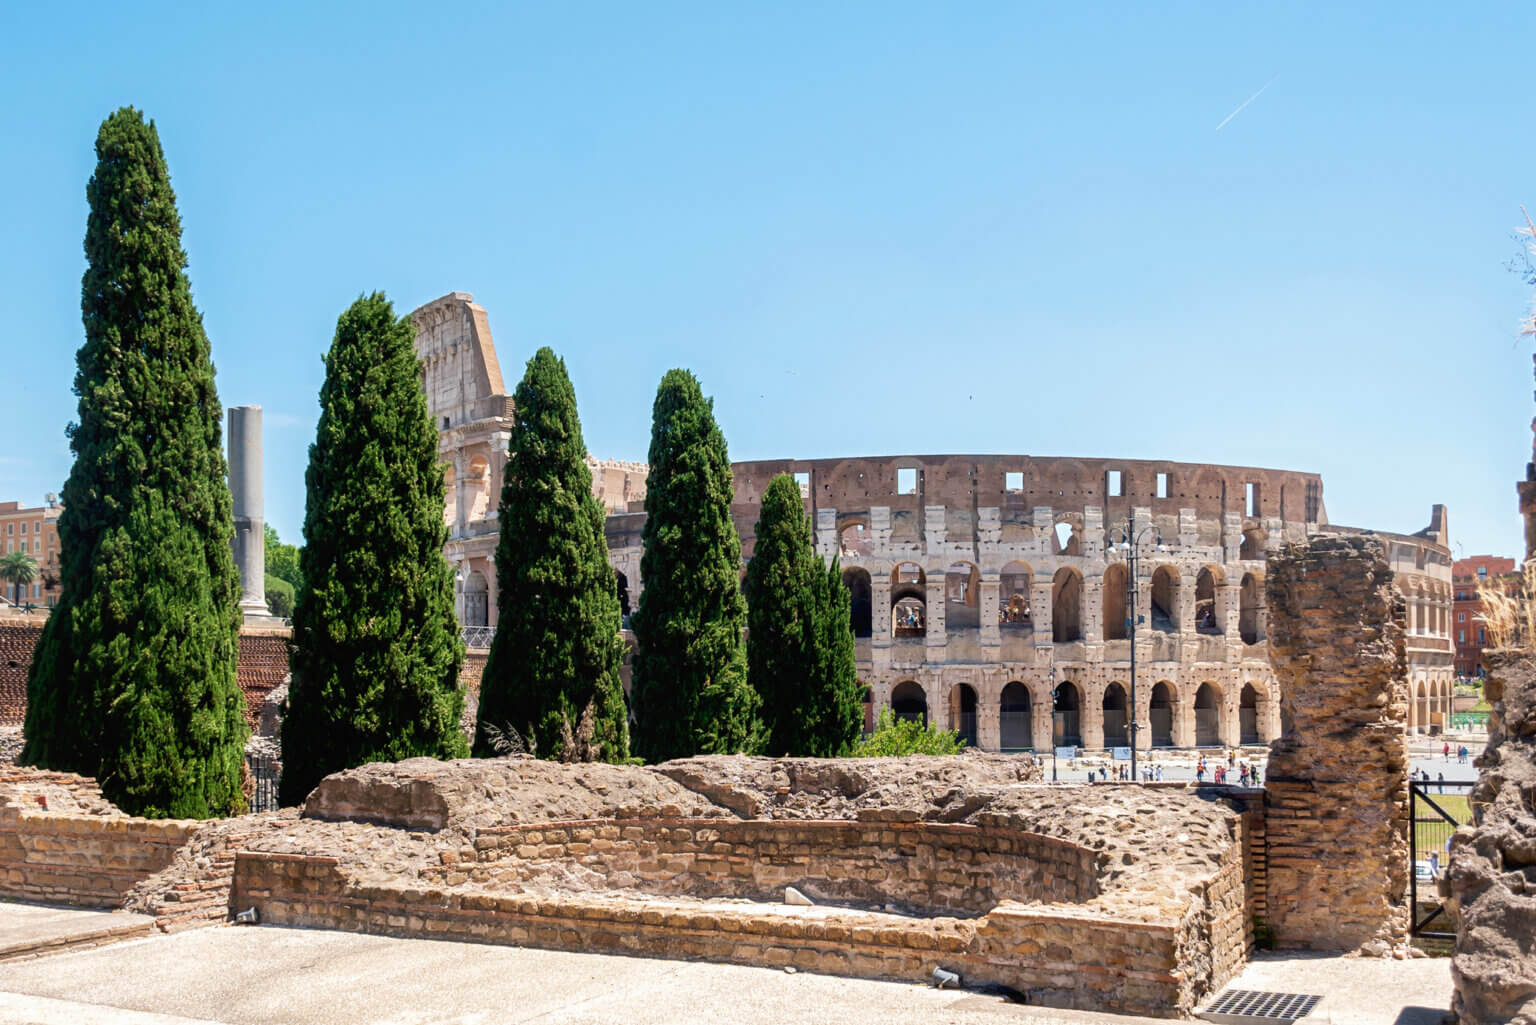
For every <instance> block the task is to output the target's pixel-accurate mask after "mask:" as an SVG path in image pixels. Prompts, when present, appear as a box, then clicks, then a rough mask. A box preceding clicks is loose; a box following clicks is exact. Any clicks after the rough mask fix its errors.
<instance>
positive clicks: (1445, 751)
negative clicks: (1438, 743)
mask: <svg viewBox="0 0 1536 1025" xmlns="http://www.w3.org/2000/svg"><path fill="white" fill-rule="evenodd" d="M1440 757H1441V758H1443V759H1445V760H1446V761H1450V760H1451V745H1450V744H1446V745H1445V746H1444V747H1442V748H1441V749H1440Z"/></svg>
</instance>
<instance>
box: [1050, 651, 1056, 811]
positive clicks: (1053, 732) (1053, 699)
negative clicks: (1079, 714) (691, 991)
mask: <svg viewBox="0 0 1536 1025" xmlns="http://www.w3.org/2000/svg"><path fill="white" fill-rule="evenodd" d="M1050 681H1051V782H1052V783H1055V782H1056V781H1057V780H1056V715H1057V712H1056V686H1057V684H1056V649H1055V648H1052V649H1051V676H1050Z"/></svg>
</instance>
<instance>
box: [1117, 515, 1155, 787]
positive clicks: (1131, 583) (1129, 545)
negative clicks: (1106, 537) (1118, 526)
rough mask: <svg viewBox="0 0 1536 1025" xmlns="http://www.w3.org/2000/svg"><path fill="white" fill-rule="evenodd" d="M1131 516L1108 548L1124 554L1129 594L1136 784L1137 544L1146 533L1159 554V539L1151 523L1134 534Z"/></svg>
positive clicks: (1133, 776) (1135, 778)
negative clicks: (1116, 542)
mask: <svg viewBox="0 0 1536 1025" xmlns="http://www.w3.org/2000/svg"><path fill="white" fill-rule="evenodd" d="M1134 516H1135V513H1134V512H1132V511H1127V512H1126V514H1125V527H1124V529H1122V530H1121V532H1120V541H1119V543H1118V544H1113V543H1112V544H1111V547H1113V548H1117V549H1119V550H1120V551H1121V552H1124V553H1125V561H1126V563H1127V567H1126V568H1127V569H1128V570H1129V573H1128V574H1127V580H1126V590H1127V591H1128V592H1130V594H1129V597H1130V601H1129V603H1128V604H1129V608H1130V615H1129V616H1128V617H1127V618H1126V624H1125V625H1126V630H1127V632H1128V633H1129V634H1130V637H1131V721H1130V723H1128V724H1127V726H1128V729H1129V731H1130V735H1131V780H1132V781H1133V782H1139V781H1140V779H1141V777H1139V776H1138V775H1136V734H1137V733H1138V732H1139V731H1140V730H1141V723H1139V722H1137V721H1136V627H1137V626H1138V625H1139V624H1140V623H1141V617H1140V616H1139V615H1137V613H1136V593H1137V592H1138V591H1139V590H1140V589H1141V588H1140V586H1139V584H1140V582H1141V572H1140V562H1141V542H1142V540H1143V539H1144V538H1145V537H1146V536H1147V534H1148V533H1151V534H1152V536H1153V538H1154V543H1155V544H1156V545H1157V550H1158V551H1162V549H1163V539H1162V536H1161V535H1160V534H1158V533H1157V527H1156V525H1155V524H1151V523H1149V524H1147V525H1146V526H1145V527H1142V528H1141V532H1140V533H1136V532H1135V531H1136V522H1135V519H1134Z"/></svg>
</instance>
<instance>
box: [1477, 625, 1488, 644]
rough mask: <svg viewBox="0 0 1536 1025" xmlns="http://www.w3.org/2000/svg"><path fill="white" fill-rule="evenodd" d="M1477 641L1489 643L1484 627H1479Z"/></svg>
mask: <svg viewBox="0 0 1536 1025" xmlns="http://www.w3.org/2000/svg"><path fill="white" fill-rule="evenodd" d="M1477 643H1479V644H1487V643H1488V635H1487V634H1486V633H1485V632H1484V630H1483V628H1482V627H1478V628H1477Z"/></svg>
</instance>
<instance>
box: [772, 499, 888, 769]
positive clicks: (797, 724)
mask: <svg viewBox="0 0 1536 1025" xmlns="http://www.w3.org/2000/svg"><path fill="white" fill-rule="evenodd" d="M756 536H757V542H756V547H755V550H754V551H753V553H752V562H751V563H750V564H749V565H748V566H747V581H746V595H747V610H748V611H747V627H748V630H747V666H748V679H749V680H751V682H752V686H753V688H754V689H755V690H756V691H757V693H758V695H759V696H760V697H761V698H762V701H763V709H764V711H763V719H764V722H765V726H766V728H767V731H768V737H769V739H768V748H767V750H768V753H769V754H774V755H785V754H789V755H809V756H814V757H833V756H837V755H844V754H847V753H848V751H849V750H850V749H851V748H852V745H853V742H854V741H856V740H857V739H858V735H859V727H860V725H861V723H862V721H863V708H862V703H861V702H860V699H859V698H860V696H859V687H858V677H857V666H856V663H855V658H854V647H853V631H852V628H851V626H850V624H849V618H848V616H849V596H848V588H847V587H846V586H844V584H843V580H842V575H841V573H840V571H839V569H838V564H837V560H835V559H834V560H833V562H832V565H831V566H826V565H824V564H823V563H822V561H821V557H820V556H819V555H817V554H816V549H815V546H814V545H813V544H812V543H811V525H810V519H809V518H808V517H807V516H806V514H805V504H804V499H803V498H802V497H801V495H800V485H799V484H797V483H796V482H795V479H794V478H793V477H792V476H790V475H788V474H780V475H779V476H777V477H775V478H774V479H773V480H772V481H770V482H769V484H768V488H767V490H766V491H765V492H764V493H763V504H762V508H761V512H760V518H759V519H758V522H757V535H756Z"/></svg>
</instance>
